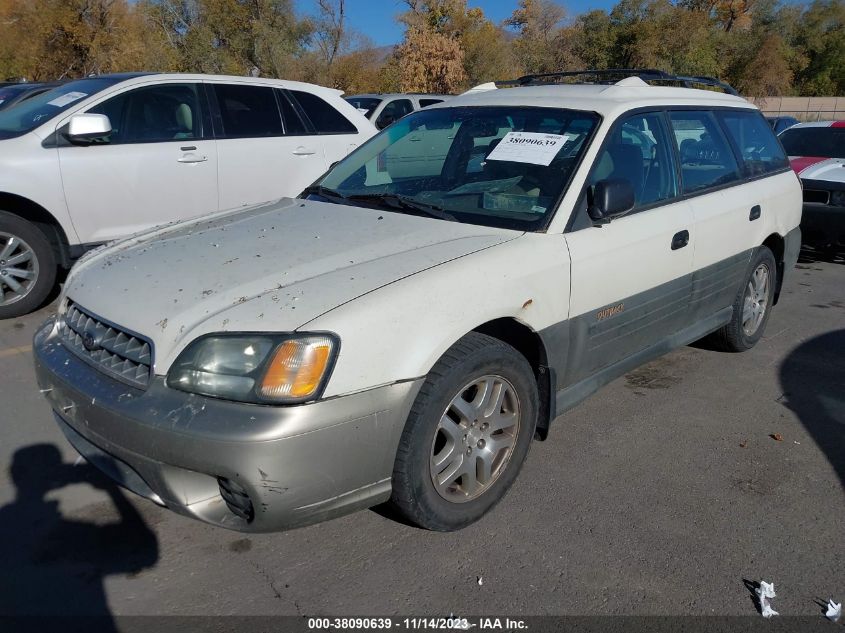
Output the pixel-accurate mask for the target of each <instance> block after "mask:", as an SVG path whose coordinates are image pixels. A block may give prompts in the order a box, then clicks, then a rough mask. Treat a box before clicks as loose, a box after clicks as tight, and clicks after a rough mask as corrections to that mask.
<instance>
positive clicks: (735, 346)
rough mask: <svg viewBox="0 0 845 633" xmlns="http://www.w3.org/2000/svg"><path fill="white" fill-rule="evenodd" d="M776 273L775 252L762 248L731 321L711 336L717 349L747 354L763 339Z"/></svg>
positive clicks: (735, 304)
mask: <svg viewBox="0 0 845 633" xmlns="http://www.w3.org/2000/svg"><path fill="white" fill-rule="evenodd" d="M777 274H778V273H777V265H776V264H775V257H774V255H772V251H770V250H769V249H768V248H767V247H765V246H761V247H760V248H759V249H758V250H757V253H756V254H755V256H754V258H753V259H752V261H751V266H750V267H749V273H748V276H747V277H746V279H745V283H744V284H743V285H742V287H741V288H740V289H739V292H737V295H736V298H735V299H734V304H733V317H732V318H731V322H730V323H728V324H727V325H725V326H724V327H722V328H721V329H720V330H717V331H716V332H714V333H713V335H712V337H713V338H712V340H713V342H714V344H715V346H716V347H718V348H719V349H722V350H725V351H728V352H744V351H746V350H749V349H751V348H752V347H754V346H755V345H756V344H757V341H759V340H760V339H761V338H762V337H763V332H764V331H765V329H766V323H767V322H768V321H769V313H770V312H771V309H772V304H773V303H774V298H775V286H776V285H777Z"/></svg>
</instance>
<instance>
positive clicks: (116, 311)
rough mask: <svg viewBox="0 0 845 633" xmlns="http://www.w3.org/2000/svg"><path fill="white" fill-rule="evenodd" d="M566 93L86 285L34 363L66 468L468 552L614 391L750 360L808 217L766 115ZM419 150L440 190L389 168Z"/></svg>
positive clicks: (158, 241)
mask: <svg viewBox="0 0 845 633" xmlns="http://www.w3.org/2000/svg"><path fill="white" fill-rule="evenodd" d="M546 80H547V78H546V77H545V76H540V77H537V78H536V80H534V81H531V80H530V79H528V80H524V83H526V84H528V85H525V86H524V87H518V88H510V89H496V90H491V91H480V92H476V93H474V94H469V95H463V96H460V97H456V98H454V99H453V100H450V101H448V102H446V103H443V104H439V105H435V106H432V107H430V108H426V109H424V110H422V111H420V112H414V113H412V114H410V115H408V116H406V117H404V118H403V119H401V120H399V121H397V122H396V123H395V124H394V125H393V126H391V127H390V128H389V129H388V130H385V131H384V132H382V133H381V134H379V135H378V136H376V137H375V138H373V139H371V140H370V141H369V142H368V143H366V144H365V145H363V146H362V147H360V148H359V149H357V150H356V151H355V152H353V153H352V154H351V155H350V156H348V157H347V158H345V159H343V160H341V161H340V163H339V164H338V165H336V166H335V167H334V168H332V169H331V170H329V171H328V173H327V174H326V175H325V176H323V177H322V178H321V179H320V180H319V181H318V182H317V183H316V184H315V185H313V186H311V187H309V188H308V189H306V191H305V192H303V197H300V198H299V199H295V200H283V201H279V202H275V203H271V204H265V205H261V206H255V207H251V208H249V209H246V210H239V211H235V212H231V211H230V212H223V213H217V214H215V215H213V216H209V217H205V218H203V219H198V220H194V221H190V222H185V223H181V224H179V225H177V226H173V227H165V228H159V229H156V230H153V231H150V232H147V233H146V234H142V235H138V236H135V237H134V238H131V239H128V240H124V241H122V242H119V243H115V244H112V245H110V246H106V247H104V248H102V249H100V250H99V251H97V252H96V253H94V254H91V255H90V256H88V257H87V258H86V259H85V260H84V261H80V262H79V263H78V264H77V265H76V267H75V268H74V269H73V270H72V271H71V273H70V276H69V278H68V281H67V283H66V284H65V286H64V291H63V295H62V297H61V298H60V303H59V311H58V315H57V317H56V318H55V319H54V320H53V321H51V322H49V323H47V324H45V325H44V326H43V328H42V329H40V331H39V332H38V333H37V334H36V337H35V341H34V350H35V351H34V353H35V363H36V372H37V376H38V384H39V386H40V387H41V390H42V392H43V393H45V394H46V397H47V398H48V400H49V402H50V404H51V406H52V408H53V411H54V412H55V415H56V420H57V422H58V425H59V427H60V428H61V429H62V431H63V432H64V433H65V435H66V436H67V438H68V440H69V441H70V443H71V444H73V445H74V446H75V447H76V448H77V449H78V450H79V452H80V453H81V454H82V455H84V456H85V457H86V458H87V459H88V460H89V461H91V462H92V463H93V464H95V465H97V466H98V467H100V468H101V469H103V470H104V471H105V472H106V473H109V474H111V475H112V476H113V477H115V478H116V479H117V481H119V482H120V483H121V484H122V485H124V486H126V487H127V488H129V489H130V490H133V491H135V492H137V493H138V494H140V495H142V496H145V497H147V498H148V499H152V500H153V501H155V502H156V503H158V504H161V505H164V506H166V507H168V508H170V509H172V510H174V511H176V512H179V513H181V514H184V515H186V516H189V517H194V518H197V519H201V520H203V521H207V522H209V523H212V524H214V525H218V526H223V527H227V528H231V529H235V530H243V531H256V532H257V531H269V530H279V529H284V528H291V527H295V526H300V525H305V524H308V523H313V522H315V521H320V520H324V519H328V518H330V517H333V516H337V515H339V514H343V513H347V512H350V511H353V510H356V509H360V508H365V507H368V506H371V505H374V504H378V503H382V502H385V501H390V502H391V503H392V504H393V506H394V507H395V508H396V509H397V510H398V511H399V512H400V513H402V514H403V515H404V516H405V517H406V518H407V519H408V520H410V521H412V522H414V523H416V524H418V525H420V526H423V527H426V528H430V529H434V530H455V529H459V528H462V527H464V526H466V525H468V524H470V523H472V522H473V521H475V520H477V519H479V518H480V517H481V516H483V515H484V514H485V513H486V512H487V511H488V510H490V508H491V507H493V505H495V504H496V503H497V501H498V500H499V499H501V498H502V496H503V495H504V494H505V492H506V491H507V489H508V487H509V486H510V485H511V484H512V483H513V481H514V479H515V478H516V476H517V473H518V471H519V469H520V467H521V465H522V462H523V460H524V459H525V456H526V454H527V452H528V449H529V446H530V444H531V441H532V438H534V437H535V435H536V436H538V437H540V438H543V437H545V435H546V433H547V432H548V430H549V426H550V422H551V421H552V420H554V419H555V418H556V417H558V416H559V415H561V414H562V413H564V412H565V411H566V410H568V409H569V408H571V407H573V406H574V405H575V404H576V403H578V402H580V401H581V400H583V399H584V398H586V397H587V396H589V395H590V394H591V393H593V392H594V391H596V390H597V389H598V388H599V387H601V386H602V385H604V384H607V383H608V382H610V381H611V380H613V379H614V378H616V377H618V376H620V375H622V374H624V373H625V372H628V371H630V370H631V369H633V368H634V367H636V366H638V365H640V364H642V363H645V362H647V361H649V360H651V359H654V358H656V357H658V356H660V355H661V354H664V353H666V352H668V351H669V350H671V349H672V348H675V347H677V346H680V345H686V344H688V343H691V342H693V341H696V340H698V339H701V338H702V337H706V336H708V335H710V336H711V344H713V345H717V346H719V347H721V348H722V349H725V350H730V351H737V352H738V351H744V350H748V349H750V348H752V347H753V346H754V345H755V344H756V343H757V342H758V341H759V340H760V338H761V337H762V335H763V332H764V330H765V328H766V323H767V321H768V319H769V316H770V314H771V311H772V306H773V305H774V304H775V303H776V302H777V300H778V295H779V293H780V290H781V284H782V281H783V277H784V274H785V273H786V272H787V271H788V270H790V269H791V268H792V267H793V265H794V263H795V261H796V260H797V256H798V250H799V244H800V231H799V229H798V224H799V221H800V217H801V189H800V186H799V183H798V179H797V178H796V177H795V174H794V173H793V172H792V171H791V170H790V168H789V163H788V161H787V158H786V155H785V154H784V152H783V149H782V147H781V145H780V144H779V143H778V142H777V139H776V138H775V136H774V133H773V132H772V130H771V128H770V127H769V125H768V124H767V123H766V121H765V119H764V118H763V116H762V115H761V114H760V112H759V111H758V110H757V109H756V108H755V107H754V106H753V105H752V104H751V103H749V102H747V101H745V100H744V99H742V98H739V97H736V96H730V95H725V94H719V93H717V92H714V91H710V90H694V89H688V88H667V87H655V86H650V85H648V84H646V83H645V82H643V81H642V80H641V79H640V78H638V77H630V78H626V79H624V80H622V81H620V82H619V83H617V84H616V85H611V86H608V85H547V84H545V83H544V82H545V81H546ZM532 83H536V84H537V85H531V84H532ZM444 130H447V131H449V133H448V134H444V133H443V132H444ZM409 138H416V139H417V140H416V141H414V142H413V143H409V146H410V145H413V146H417V145H420V146H423V147H429V148H431V155H432V156H436V157H437V158H436V160H437V161H438V162H439V169H437V170H432V169H431V163H430V162H427V161H422V160H413V161H411V165H408V164H404V163H402V161H401V160H400V159H401V151H398V150H397V151H396V152H393V158H394V159H395V160H390V159H389V156H388V155H389V154H390V153H391V151H392V150H393V149H394V148H396V147H399V148H401V147H403V146H404V143H405V141H406V140H407V139H409ZM418 155H419V154H416V153H415V154H413V156H415V157H416V156H418ZM666 423H667V424H673V423H675V422H674V421H667V422H666ZM679 458H680V456H679Z"/></svg>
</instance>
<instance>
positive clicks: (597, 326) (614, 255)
mask: <svg viewBox="0 0 845 633" xmlns="http://www.w3.org/2000/svg"><path fill="white" fill-rule="evenodd" d="M668 136H669V132H668V128H667V126H666V123H665V119H664V117H663V115H662V114H661V113H642V114H635V115H631V116H629V117H626V118H625V119H623V120H622V121H621V122H619V123H617V124H616V126H615V128H614V129H613V130H612V131H611V133H610V134H609V136H608V138H607V140H606V141H605V144H604V146H603V148H602V151H601V152H600V153H599V157H598V159H597V160H596V163H595V164H594V166H593V169H592V172H591V175H590V178H589V180H588V186H587V190H586V191H585V195H586V196H587V198H588V199H589V194H590V191H591V187H592V186H593V185H595V183H597V182H599V181H601V180H610V179H625V180H628V181H629V182H630V183H631V186H632V187H633V189H634V195H635V206H634V209H633V210H632V211H631V212H630V213H628V214H627V215H625V216H623V217H619V218H616V219H613V220H612V221H611V222H610V223H608V224H605V225H602V226H600V227H599V226H587V227H585V228H582V229H581V230H576V231H572V232H570V233H567V234H566V242H567V245H568V247H569V255H570V259H571V267H572V273H571V277H572V287H571V294H570V319H569V332H570V342H569V356H568V358H567V367H566V371H565V375H564V376H559V385H560V386H562V387H565V386H568V385H571V384H573V383H576V382H578V381H579V380H582V379H584V378H586V377H588V376H592V375H594V374H596V373H597V372H600V371H601V370H602V369H604V368H606V367H609V366H611V365H613V364H614V363H617V362H619V361H622V360H624V359H625V358H627V357H629V356H632V355H633V354H636V353H637V352H640V351H642V350H645V349H646V348H649V347H651V346H653V345H655V344H657V343H658V342H660V341H661V340H662V339H665V338H667V337H668V336H670V335H671V334H673V333H674V332H677V331H678V330H680V329H681V328H683V327H684V325H685V324H686V322H687V318H686V314H687V304H688V302H689V294H690V289H691V272H692V260H693V251H694V244H693V242H694V240H695V235H694V232H693V215H692V210H691V208H690V206H689V204H688V203H687V202H685V201H683V200H680V199H679V198H678V185H677V176H676V170H675V163H674V158H673V154H672V150H671V145H670V144H669V138H668Z"/></svg>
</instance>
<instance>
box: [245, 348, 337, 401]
mask: <svg viewBox="0 0 845 633" xmlns="http://www.w3.org/2000/svg"><path fill="white" fill-rule="evenodd" d="M333 348H334V341H333V340H332V339H331V338H330V337H328V336H323V335H315V336H307V337H302V338H296V339H291V340H289V341H285V342H284V343H282V344H281V345H279V347H278V348H277V349H276V351H275V353H274V354H273V355H272V357H271V359H270V362H269V363H268V364H267V369H266V371H265V372H264V377H263V378H262V380H261V383H260V384H259V385H258V387H257V388H256V392H257V393H258V395H259V396H260V397H261V398H264V399H267V400H273V401H281V400H301V399H306V398H309V397H311V396H313V395H314V394H315V393H316V392H317V389H319V387H320V384H321V383H322V381H323V377H324V376H325V374H326V370H327V369H328V367H329V361H330V359H331V358H332V350H333Z"/></svg>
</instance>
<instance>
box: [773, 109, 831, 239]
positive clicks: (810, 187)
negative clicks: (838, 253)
mask: <svg viewBox="0 0 845 633" xmlns="http://www.w3.org/2000/svg"><path fill="white" fill-rule="evenodd" d="M780 141H781V143H782V144H783V147H784V149H785V150H786V153H787V154H789V160H790V163H791V164H792V169H794V170H795V173H796V174H798V177H799V178H800V179H801V184H802V185H803V190H804V213H803V216H802V219H801V231H802V235H803V236H804V243H805V244H807V245H810V246H815V247H820V248H823V249H832V250H838V249H841V248H842V247H843V246H845V121H821V122H817V123H799V124H798V125H796V126H794V127H791V128H789V129H788V130H787V131H786V132H783V133H782V134H781V135H780Z"/></svg>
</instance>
